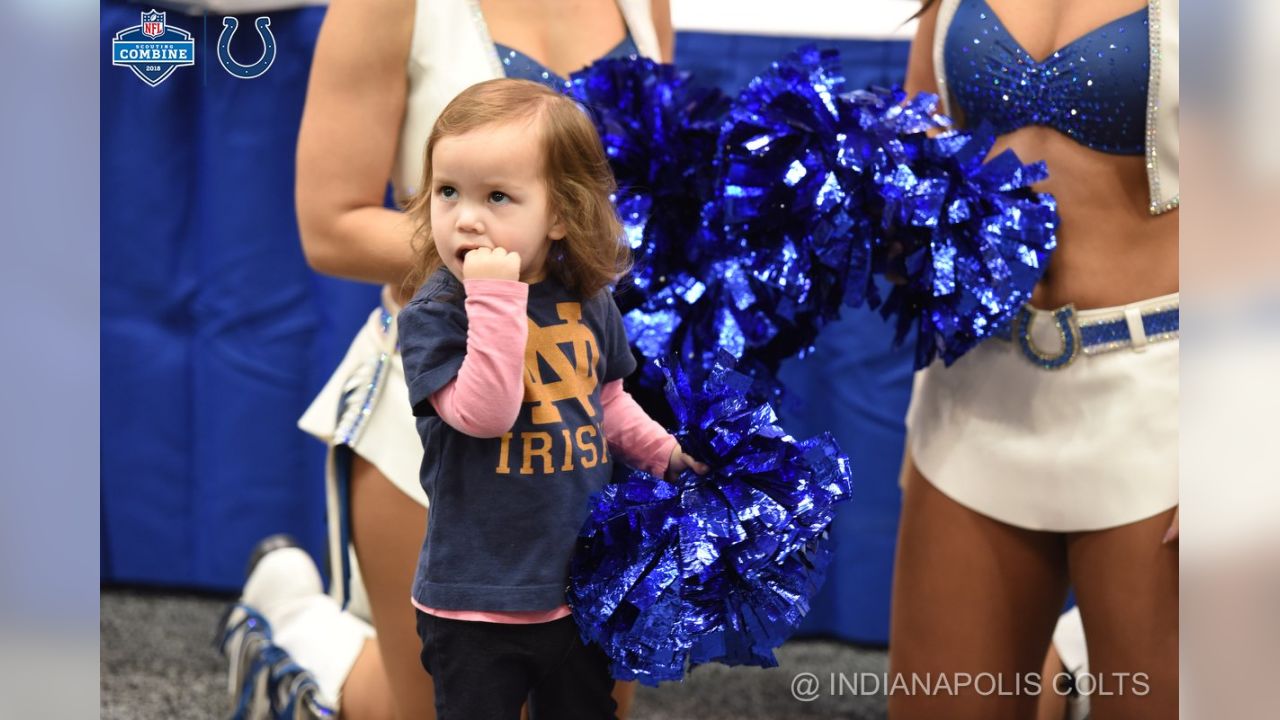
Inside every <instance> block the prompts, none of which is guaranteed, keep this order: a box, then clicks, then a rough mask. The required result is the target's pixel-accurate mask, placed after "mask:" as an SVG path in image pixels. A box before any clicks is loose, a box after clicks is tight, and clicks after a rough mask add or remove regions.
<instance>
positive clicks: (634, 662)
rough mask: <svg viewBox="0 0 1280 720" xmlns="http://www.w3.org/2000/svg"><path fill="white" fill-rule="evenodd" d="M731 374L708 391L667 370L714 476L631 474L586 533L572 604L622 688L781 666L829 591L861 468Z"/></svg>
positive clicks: (670, 390)
mask: <svg viewBox="0 0 1280 720" xmlns="http://www.w3.org/2000/svg"><path fill="white" fill-rule="evenodd" d="M731 364H732V358H730V357H729V356H728V355H726V354H721V355H720V356H719V358H718V359H717V361H716V363H715V364H714V365H713V367H712V368H711V370H710V372H709V373H708V374H707V376H706V378H705V380H703V381H701V382H700V384H699V385H696V386H695V385H693V384H692V382H693V381H692V380H691V379H690V377H689V376H688V375H687V374H686V373H685V372H683V371H682V370H681V369H680V368H679V367H678V366H675V367H673V366H670V365H668V366H665V367H663V373H664V374H665V377H666V379H667V396H668V400H669V402H670V403H671V406H672V409H673V410H674V411H675V415H676V417H677V420H678V422H679V424H680V428H679V430H678V432H677V433H676V435H677V438H678V439H679V440H680V443H681V446H682V447H683V448H684V449H685V451H686V452H688V453H689V454H691V455H693V456H694V457H697V458H699V459H701V460H702V461H704V462H706V463H707V464H708V465H710V466H711V472H710V473H708V474H707V475H704V476H698V475H696V474H694V473H693V472H685V473H684V474H683V475H682V476H681V477H679V478H678V479H677V480H676V481H674V482H666V481H664V480H662V479H659V478H656V477H653V476H651V475H648V474H646V473H642V472H636V471H632V472H629V473H625V472H620V475H622V477H620V478H619V481H618V482H616V483H614V484H612V485H609V486H608V487H606V488H605V490H604V491H603V493H602V494H601V495H600V496H598V498H597V499H596V504H595V506H594V509H593V510H592V513H591V516H590V518H589V519H588V521H587V522H586V524H585V526H584V528H583V530H582V533H581V535H580V537H579V540H578V547H577V552H576V553H575V555H574V558H573V561H572V563H571V566H570V585H569V592H568V598H569V604H570V606H571V607H572V608H573V613H574V617H575V618H576V619H577V622H578V626H579V628H580V631H581V633H582V636H583V638H584V640H586V641H590V642H596V643H598V644H599V645H600V646H601V647H602V648H603V649H604V651H605V652H606V653H607V654H608V655H609V657H610V658H611V660H612V672H613V674H614V676H615V677H617V678H619V679H624V680H630V679H638V680H640V681H641V682H644V683H646V684H650V685H656V684H657V683H658V682H660V681H663V680H678V679H680V678H682V677H683V675H684V672H685V668H686V666H696V665H699V664H702V663H707V662H721V663H725V664H728V665H757V666H762V667H772V666H774V665H776V664H777V662H776V660H775V659H774V657H773V649H774V648H776V647H778V646H779V645H781V644H782V642H783V641H785V640H786V639H787V637H788V636H790V634H791V633H792V632H794V631H795V629H796V627H797V626H798V625H799V623H800V621H801V619H802V618H803V617H804V616H805V614H806V613H807V612H808V609H809V601H810V600H811V599H812V598H813V596H814V594H816V592H817V590H818V588H819V587H820V585H821V583H822V580H823V576H824V569H825V567H826V563H827V561H828V559H829V549H828V547H827V543H826V538H827V529H828V527H829V526H830V524H831V521H832V519H833V518H834V516H835V505H836V503H838V502H841V501H844V500H847V499H848V497H849V495H850V492H851V481H850V471H849V461H848V458H846V457H845V456H844V455H843V454H842V453H841V452H840V449H839V447H837V445H836V443H835V441H834V440H833V439H832V438H831V437H830V435H825V434H824V435H821V436H818V437H815V438H812V439H809V440H805V441H797V440H795V439H794V438H792V437H790V436H789V435H787V434H786V432H785V431H784V430H783V429H782V428H781V427H779V426H778V424H777V423H778V421H777V417H776V416H775V415H774V412H773V410H772V408H771V407H769V405H767V404H763V403H760V402H758V401H755V400H752V399H751V398H750V397H749V395H748V394H747V391H748V389H749V388H750V386H751V384H752V380H751V379H750V378H748V377H746V376H744V375H741V374H739V373H737V372H734V371H733V369H732V367H731Z"/></svg>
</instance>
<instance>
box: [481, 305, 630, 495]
mask: <svg viewBox="0 0 1280 720" xmlns="http://www.w3.org/2000/svg"><path fill="white" fill-rule="evenodd" d="M556 316H557V317H559V318H560V319H561V320H563V321H564V322H562V323H555V324H551V325H547V326H545V327H543V326H541V325H538V324H537V323H536V322H534V320H533V318H529V342H528V344H527V345H526V346H525V352H524V402H525V404H526V405H527V404H532V405H533V408H532V409H531V411H530V422H532V423H533V424H534V425H547V426H552V427H548V428H546V429H545V430H534V431H527V430H526V431H523V432H520V433H518V434H517V433H511V432H508V433H507V434H505V435H503V436H502V445H501V449H500V451H499V453H498V467H497V468H496V470H495V471H496V472H497V473H498V474H499V475H509V474H511V473H512V472H513V468H512V460H511V455H512V452H513V447H512V446H513V445H514V452H515V454H516V457H517V460H518V461H517V462H516V464H515V467H514V472H516V473H519V474H520V475H532V474H534V473H538V474H542V475H550V474H551V473H553V472H568V471H571V470H575V469H577V468H584V469H585V468H592V467H595V466H596V465H599V464H601V463H605V462H608V460H609V454H608V449H607V446H606V444H605V441H604V432H603V430H602V429H601V427H600V420H601V418H599V417H597V412H596V409H595V406H593V405H592V404H591V395H592V393H594V392H595V390H596V386H597V385H598V384H599V377H597V375H596V365H597V364H598V363H599V360H600V347H599V345H597V344H596V336H595V333H593V332H591V328H590V327H588V326H587V325H585V324H583V322H582V305H581V304H580V303H576V302H564V303H557V304H556ZM579 411H580V413H581V416H585V417H587V418H589V419H591V420H592V422H590V423H589V424H586V425H575V426H573V427H570V426H569V425H568V424H566V423H565V421H564V414H566V413H568V414H570V415H571V416H578V415H579Z"/></svg>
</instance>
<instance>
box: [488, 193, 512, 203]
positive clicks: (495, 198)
mask: <svg viewBox="0 0 1280 720" xmlns="http://www.w3.org/2000/svg"><path fill="white" fill-rule="evenodd" d="M510 199H511V198H510V197H508V196H507V194H506V193H504V192H502V191H500V190H494V191H493V192H491V193H489V202H494V203H498V204H499V205H501V204H502V203H505V202H507V201H509V200H510Z"/></svg>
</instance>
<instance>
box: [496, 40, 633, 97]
mask: <svg viewBox="0 0 1280 720" xmlns="http://www.w3.org/2000/svg"><path fill="white" fill-rule="evenodd" d="M493 47H494V48H495V49H496V50H497V51H498V59H499V60H501V61H502V67H503V68H505V71H506V73H507V77H509V78H516V79H519V80H532V81H534V82H538V83H542V84H543V85H546V86H548V87H550V88H551V89H553V90H564V88H565V86H566V85H568V84H569V81H568V80H567V79H565V78H562V77H560V76H559V75H557V74H555V72H553V71H552V70H550V69H548V68H547V67H546V66H545V65H543V64H542V63H540V62H538V61H537V60H534V59H533V58H531V57H529V56H528V55H525V54H524V53H522V52H520V51H519V50H516V49H514V48H509V47H507V46H506V45H502V44H501V43H494V44H493ZM639 54H640V50H639V49H638V48H637V47H636V43H635V41H634V40H632V39H631V33H630V32H628V33H627V36H626V37H624V38H623V39H622V42H620V43H618V44H617V46H615V47H614V48H613V49H612V50H610V51H609V52H607V53H605V54H604V55H602V56H601V57H600V59H601V60H605V59H609V58H623V57H630V56H632V55H639Z"/></svg>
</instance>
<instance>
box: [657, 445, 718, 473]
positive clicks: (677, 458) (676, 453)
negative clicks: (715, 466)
mask: <svg viewBox="0 0 1280 720" xmlns="http://www.w3.org/2000/svg"><path fill="white" fill-rule="evenodd" d="M710 469H711V468H709V467H707V465H706V464H704V463H700V462H698V461H697V460H694V459H693V458H691V457H689V455H688V454H687V453H685V451H684V450H681V449H680V443H676V446H675V447H673V448H671V459H670V460H668V461H667V474H666V476H665V477H666V479H667V480H668V481H671V480H675V479H676V478H677V477H678V476H679V475H680V473H682V472H684V471H685V470H693V471H694V472H696V473H698V474H699V475H706V474H707V471H708V470H710Z"/></svg>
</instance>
